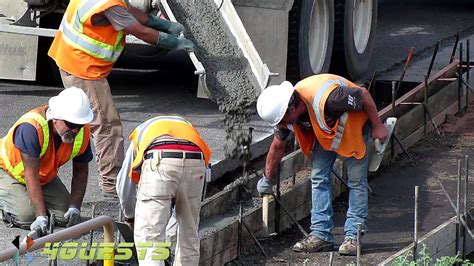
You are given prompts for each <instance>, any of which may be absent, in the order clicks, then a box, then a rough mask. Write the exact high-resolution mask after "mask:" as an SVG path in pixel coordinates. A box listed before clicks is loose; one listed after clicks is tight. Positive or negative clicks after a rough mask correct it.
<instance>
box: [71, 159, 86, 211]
mask: <svg viewBox="0 0 474 266" xmlns="http://www.w3.org/2000/svg"><path fill="white" fill-rule="evenodd" d="M88 175H89V163H87V162H73V163H72V180H71V197H70V198H69V207H70V208H76V209H78V210H80V209H81V205H82V201H83V199H84V195H85V193H86V188H87V178H88Z"/></svg>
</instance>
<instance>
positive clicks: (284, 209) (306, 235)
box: [272, 193, 309, 237]
mask: <svg viewBox="0 0 474 266" xmlns="http://www.w3.org/2000/svg"><path fill="white" fill-rule="evenodd" d="M272 196H273V198H274V199H275V202H276V203H278V205H280V207H281V209H282V210H283V211H284V212H285V213H286V215H288V217H290V219H291V220H292V221H293V222H294V223H295V224H296V226H298V229H300V231H301V233H302V234H303V235H304V236H305V237H308V236H309V234H308V233H307V232H306V231H305V230H304V229H303V227H302V226H301V224H300V223H299V222H298V221H297V220H296V219H295V218H294V217H293V216H292V215H291V214H290V212H289V211H288V210H287V209H286V208H285V207H284V206H283V204H281V201H280V200H279V199H278V198H277V197H276V195H275V193H272Z"/></svg>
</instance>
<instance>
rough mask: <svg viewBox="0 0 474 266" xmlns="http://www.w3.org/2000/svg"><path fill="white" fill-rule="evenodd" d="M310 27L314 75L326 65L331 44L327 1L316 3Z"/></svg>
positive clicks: (311, 59)
mask: <svg viewBox="0 0 474 266" xmlns="http://www.w3.org/2000/svg"><path fill="white" fill-rule="evenodd" d="M310 23H311V24H310V27H309V40H308V42H309V43H308V44H309V45H308V49H309V57H310V58H309V60H310V63H311V68H312V69H313V72H314V73H319V72H320V71H321V69H322V67H323V65H324V61H325V59H326V53H327V49H328V42H329V8H328V5H327V3H326V1H314V2H313V10H312V12H311V21H310Z"/></svg>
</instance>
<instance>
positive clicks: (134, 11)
mask: <svg viewBox="0 0 474 266" xmlns="http://www.w3.org/2000/svg"><path fill="white" fill-rule="evenodd" d="M127 11H128V12H129V13H130V14H131V15H132V16H133V17H134V18H135V19H136V20H138V22H140V24H142V25H146V24H147V23H148V14H147V13H145V12H143V11H142V10H140V9H138V8H136V7H134V6H132V5H128V6H127Z"/></svg>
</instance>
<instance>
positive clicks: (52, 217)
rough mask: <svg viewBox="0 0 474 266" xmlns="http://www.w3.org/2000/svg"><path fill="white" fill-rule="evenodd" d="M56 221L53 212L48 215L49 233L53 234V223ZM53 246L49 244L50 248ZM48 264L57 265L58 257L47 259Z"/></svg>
mask: <svg viewBox="0 0 474 266" xmlns="http://www.w3.org/2000/svg"><path fill="white" fill-rule="evenodd" d="M55 222H56V216H55V215H54V213H52V214H51V215H50V216H49V234H53V233H54V223H55ZM52 248H53V247H52V246H51V249H52ZM48 265H49V266H56V265H58V258H55V259H54V260H51V259H49V260H48Z"/></svg>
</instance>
